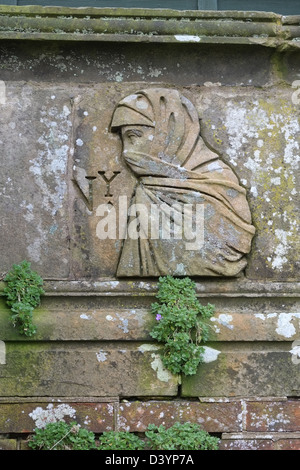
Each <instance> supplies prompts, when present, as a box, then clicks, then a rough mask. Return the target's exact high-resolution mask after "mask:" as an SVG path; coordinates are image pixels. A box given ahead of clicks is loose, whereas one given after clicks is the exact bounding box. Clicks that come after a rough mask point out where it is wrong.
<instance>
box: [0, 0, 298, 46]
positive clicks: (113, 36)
mask: <svg viewBox="0 0 300 470" xmlns="http://www.w3.org/2000/svg"><path fill="white" fill-rule="evenodd" d="M289 18H290V20H289ZM297 18H298V17H294V16H291V17H289V16H280V15H277V14H275V13H268V12H253V11H250V12H243V11H242V12H240V11H218V12H212V11H177V10H167V9H153V10H151V9H147V10H145V9H138V8H137V9H130V8H129V9H125V8H79V9H78V8H65V7H37V6H25V7H10V6H5V5H3V6H1V7H0V39H14V40H18V39H19V40H24V39H30V40H32V39H36V40H45V39H47V40H64V41H78V40H85V41H116V42H120V41H122V42H153V43H157V42H168V43H187V42H188V43H204V44H205V43H217V44H248V45H262V46H266V47H273V48H281V49H287V48H290V49H297V48H299V44H300V43H299V37H300V27H299V21H298V20H297Z"/></svg>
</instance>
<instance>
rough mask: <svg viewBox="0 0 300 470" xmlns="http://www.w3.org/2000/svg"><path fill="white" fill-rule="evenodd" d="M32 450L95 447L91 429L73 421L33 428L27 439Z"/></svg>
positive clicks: (89, 448) (88, 448) (87, 448)
mask: <svg viewBox="0 0 300 470" xmlns="http://www.w3.org/2000/svg"><path fill="white" fill-rule="evenodd" d="M28 446H29V447H30V448H31V449H33V450H93V449H95V448H96V444H95V435H94V433H93V432H92V431H88V430H87V429H84V428H81V427H80V425H79V424H77V423H76V422H75V421H73V422H71V423H69V424H68V423H66V422H64V421H58V422H55V423H48V424H47V425H46V426H45V428H43V429H35V434H34V435H32V436H31V437H30V439H29V441H28Z"/></svg>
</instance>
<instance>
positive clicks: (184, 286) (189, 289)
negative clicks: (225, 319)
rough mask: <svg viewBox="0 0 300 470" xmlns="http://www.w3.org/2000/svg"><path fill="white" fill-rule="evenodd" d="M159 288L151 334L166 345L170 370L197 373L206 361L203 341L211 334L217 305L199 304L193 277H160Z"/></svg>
mask: <svg viewBox="0 0 300 470" xmlns="http://www.w3.org/2000/svg"><path fill="white" fill-rule="evenodd" d="M158 287H159V290H158V294H157V300H158V302H155V303H153V304H152V313H153V314H154V315H155V318H156V324H155V326H154V327H153V329H152V331H151V332H150V335H151V336H152V338H154V339H156V340H157V341H158V342H160V343H163V344H164V347H163V354H162V362H163V364H164V366H165V367H166V368H167V369H168V370H169V371H170V372H172V373H173V374H179V373H183V374H185V375H194V374H195V373H196V371H197V367H198V365H199V364H200V363H201V362H202V360H203V353H204V348H203V346H202V344H203V343H205V342H206V341H207V340H208V337H209V326H208V324H207V319H208V318H210V317H211V316H212V315H213V313H214V306H213V305H211V304H208V305H206V306H203V305H201V304H200V303H199V301H198V299H197V296H196V289H195V287H196V285H195V283H194V282H193V281H192V280H191V279H190V278H189V277H185V278H173V277H172V276H165V277H160V278H159V281H158Z"/></svg>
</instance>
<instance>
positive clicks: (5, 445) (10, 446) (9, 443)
mask: <svg viewBox="0 0 300 470" xmlns="http://www.w3.org/2000/svg"><path fill="white" fill-rule="evenodd" d="M0 450H17V439H1V438H0Z"/></svg>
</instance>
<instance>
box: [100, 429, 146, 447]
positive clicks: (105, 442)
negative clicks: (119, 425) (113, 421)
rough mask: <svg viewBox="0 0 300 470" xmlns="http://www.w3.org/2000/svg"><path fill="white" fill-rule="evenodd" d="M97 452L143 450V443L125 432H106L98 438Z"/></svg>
mask: <svg viewBox="0 0 300 470" xmlns="http://www.w3.org/2000/svg"><path fill="white" fill-rule="evenodd" d="M99 444H100V445H99V447H98V449H99V450H143V449H144V447H145V442H144V441H143V440H142V439H140V438H139V437H138V436H136V435H135V434H133V433H131V432H127V431H107V432H104V433H103V434H102V436H100V437H99Z"/></svg>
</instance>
